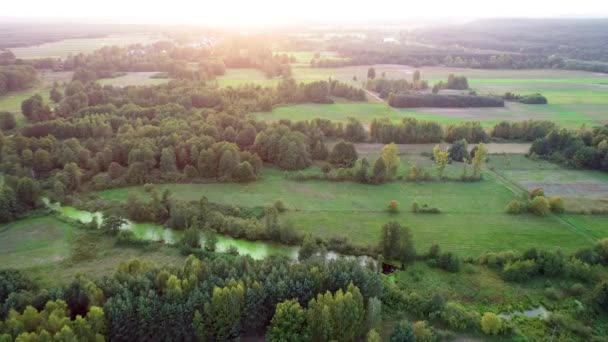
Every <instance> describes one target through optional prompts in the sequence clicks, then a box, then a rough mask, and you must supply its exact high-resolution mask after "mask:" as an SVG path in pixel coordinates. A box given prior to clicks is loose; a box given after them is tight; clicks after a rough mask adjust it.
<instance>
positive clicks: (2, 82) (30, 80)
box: [0, 65, 38, 95]
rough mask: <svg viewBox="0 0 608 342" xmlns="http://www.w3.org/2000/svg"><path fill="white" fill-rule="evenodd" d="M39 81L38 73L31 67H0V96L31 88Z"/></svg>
mask: <svg viewBox="0 0 608 342" xmlns="http://www.w3.org/2000/svg"><path fill="white" fill-rule="evenodd" d="M37 81H38V73H37V72H36V69H34V68H33V67H31V66H29V65H10V66H0V95H4V94H6V93H8V92H9V91H17V90H24V89H28V88H31V87H32V86H34V84H35V83H36V82H37Z"/></svg>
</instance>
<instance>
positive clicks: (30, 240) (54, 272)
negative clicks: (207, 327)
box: [0, 216, 184, 284]
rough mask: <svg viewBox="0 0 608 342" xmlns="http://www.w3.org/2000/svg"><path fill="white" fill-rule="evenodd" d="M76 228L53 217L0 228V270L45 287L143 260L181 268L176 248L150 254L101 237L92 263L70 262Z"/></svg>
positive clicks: (156, 249)
mask: <svg viewBox="0 0 608 342" xmlns="http://www.w3.org/2000/svg"><path fill="white" fill-rule="evenodd" d="M77 234H83V232H81V231H79V230H78V229H77V228H75V227H73V226H71V225H69V224H67V223H65V222H63V221H60V220H59V219H57V218H56V217H54V216H45V217H36V218H26V219H23V220H19V221H15V222H11V223H9V224H5V225H0V269H5V268H18V269H27V270H28V273H29V274H30V275H31V276H32V277H33V278H34V279H36V280H38V281H41V282H43V283H52V284H54V283H65V282H67V281H70V280H72V279H74V277H75V276H76V275H77V274H86V275H87V276H88V277H90V278H92V279H99V278H101V277H102V276H105V275H110V274H112V273H113V272H115V271H116V268H117V267H118V265H119V264H120V263H121V262H123V261H128V260H130V259H134V258H142V259H145V260H146V261H149V262H155V263H157V264H159V265H174V266H178V265H181V264H182V263H183V260H184V257H183V256H182V255H180V254H179V251H178V250H177V249H176V248H172V247H168V246H161V245H156V246H153V247H152V248H150V249H149V250H142V249H137V248H127V247H118V246H116V245H115V243H114V240H113V239H112V238H110V237H104V236H100V237H99V238H98V240H96V244H95V257H94V258H93V259H91V260H86V261H80V262H73V261H71V260H70V258H69V257H70V251H71V245H72V243H73V241H74V237H75V236H76V235H77Z"/></svg>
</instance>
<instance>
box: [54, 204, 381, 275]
mask: <svg viewBox="0 0 608 342" xmlns="http://www.w3.org/2000/svg"><path fill="white" fill-rule="evenodd" d="M45 203H46V204H47V206H49V207H51V208H52V209H55V210H57V211H58V212H59V213H60V215H61V216H63V217H66V218H69V219H72V220H76V221H80V222H82V223H89V222H91V221H92V220H93V217H96V218H97V222H99V223H101V221H102V213H101V212H90V211H86V210H80V209H76V208H74V207H69V206H61V205H59V204H58V203H49V202H48V200H47V201H45ZM121 229H124V230H130V231H132V232H133V234H134V235H135V237H137V238H138V239H142V240H149V241H163V242H165V243H168V244H174V243H177V242H179V240H180V239H181V238H182V236H183V234H184V232H183V231H181V230H175V229H171V228H165V227H163V226H161V225H159V224H155V223H136V222H133V221H130V220H127V223H126V224H124V225H123V226H122V227H121ZM216 237H217V244H216V252H219V253H226V252H228V250H229V248H230V247H234V248H236V250H237V251H238V252H239V255H249V256H251V257H252V258H253V259H256V260H261V259H264V258H266V257H268V256H272V255H280V256H285V257H288V258H290V259H292V260H297V259H298V251H299V250H300V247H299V246H288V245H283V244H280V243H274V242H268V241H249V240H245V239H236V238H233V237H230V236H227V235H222V234H216ZM204 242H205V238H204V237H201V239H200V243H201V246H202V245H203V244H204ZM340 256H342V255H341V254H339V253H336V252H331V251H330V252H327V253H326V254H325V258H326V259H328V260H333V259H337V258H338V257H340ZM345 257H353V256H345ZM357 259H358V260H359V261H360V262H361V263H362V264H364V263H366V262H368V261H370V260H373V259H372V258H370V257H367V256H361V257H357Z"/></svg>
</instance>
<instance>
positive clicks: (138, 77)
mask: <svg viewBox="0 0 608 342" xmlns="http://www.w3.org/2000/svg"><path fill="white" fill-rule="evenodd" d="M157 74H158V72H128V73H126V75H123V76H119V77H114V78H104V79H101V80H98V81H97V83H99V84H101V85H112V86H115V87H126V86H131V85H132V86H138V85H156V84H163V83H167V82H169V79H168V78H153V76H154V75H157Z"/></svg>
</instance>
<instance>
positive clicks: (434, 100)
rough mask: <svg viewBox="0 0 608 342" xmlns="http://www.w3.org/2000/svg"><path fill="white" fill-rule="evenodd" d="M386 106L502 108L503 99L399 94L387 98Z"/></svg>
mask: <svg viewBox="0 0 608 342" xmlns="http://www.w3.org/2000/svg"><path fill="white" fill-rule="evenodd" d="M388 104H389V105H390V106H391V107H396V108H416V107H442V108H463V107H504V106H505V102H504V100H503V99H501V98H498V97H493V96H479V95H441V94H413V93H399V94H391V95H389V97H388Z"/></svg>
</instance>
